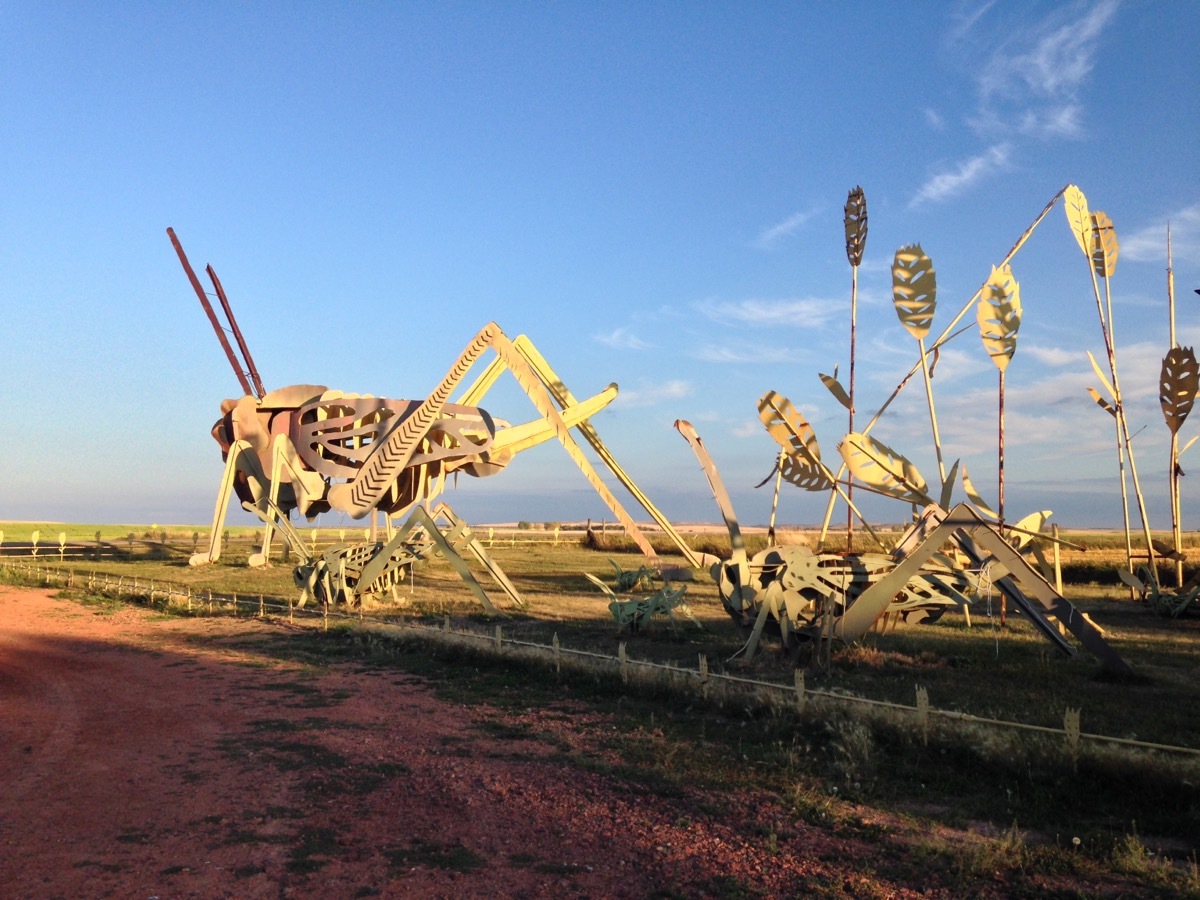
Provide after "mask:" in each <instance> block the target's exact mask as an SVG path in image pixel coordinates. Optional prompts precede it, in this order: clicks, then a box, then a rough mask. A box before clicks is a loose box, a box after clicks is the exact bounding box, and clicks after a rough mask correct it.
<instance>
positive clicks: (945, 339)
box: [817, 185, 1071, 547]
mask: <svg viewBox="0 0 1200 900" xmlns="http://www.w3.org/2000/svg"><path fill="white" fill-rule="evenodd" d="M1070 187H1071V185H1066V186H1064V187H1062V188H1061V189H1060V190H1059V191H1058V192H1057V193H1056V194H1055V195H1054V196H1053V197H1051V198H1050V200H1049V201H1048V202H1047V203H1046V205H1045V206H1044V207H1042V211H1041V212H1040V213H1038V214H1037V217H1036V218H1034V220H1033V221H1032V222H1031V223H1030V224H1029V227H1027V228H1026V229H1025V231H1024V232H1022V233H1021V236H1020V237H1018V238H1017V240H1016V242H1015V243H1014V244H1013V245H1012V247H1011V248H1009V251H1008V253H1006V254H1005V256H1004V259H1003V260H1001V261H1000V266H999V267H998V268H1003V267H1004V266H1007V265H1008V264H1009V263H1010V262H1012V259H1013V257H1015V256H1016V255H1017V253H1018V252H1019V251H1020V249H1021V248H1022V247H1024V246H1025V243H1026V242H1027V241H1028V240H1029V239H1030V237H1032V236H1033V233H1034V231H1036V230H1037V227H1038V226H1039V225H1040V224H1041V223H1042V220H1043V219H1045V218H1046V216H1047V215H1049V213H1050V210H1052V209H1053V208H1054V205H1055V204H1056V203H1058V201H1059V200H1060V199H1062V197H1063V195H1064V194H1065V193H1066V191H1067V190H1068V189H1069V188H1070ZM985 290H987V282H986V281H985V282H984V283H983V284H982V285H981V286H980V287H979V289H978V290H976V291H975V293H974V294H972V295H971V297H970V299H968V300H967V302H966V303H964V304H963V307H962V309H960V310H959V311H958V314H957V315H956V316H955V317H954V318H953V319H952V320H951V321H950V323H949V324H948V325H947V326H946V327H945V328H944V329H942V332H941V334H940V335H938V337H937V339H936V340H935V341H934V342H933V343H932V344H930V345H929V347H928V348H927V352H928V353H929V354H930V356H931V357H932V358H934V359H936V357H937V353H938V351H939V350H940V349H941V348H942V346H943V345H944V344H947V343H949V342H950V341H951V340H953V339H954V338H956V337H958V335H960V334H961V333H962V332H963V331H967V330H968V329H969V328H970V326H966V327H964V328H961V329H959V330H957V331H956V330H955V329H956V328H957V327H958V324H959V322H961V321H962V319H963V317H964V316H966V314H967V312H968V311H970V310H971V309H972V307H974V305H975V303H976V301H978V300H979V298H980V296H982V294H983V293H984V291H985ZM924 358H925V357H924V354H923V355H922V359H924ZM921 367H922V360H921V359H919V360H917V362H916V363H915V364H914V365H913V367H912V368H911V369H909V370H908V374H907V375H905V376H904V377H903V378H902V379H900V382H899V384H897V385H896V387H895V388H894V389H893V390H892V393H891V394H890V395H888V398H887V399H886V400H885V401H884V402H883V405H882V406H880V407H879V409H878V410H876V411H875V414H874V415H873V416H872V417H871V420H870V421H869V422H868V423H867V425H866V427H865V428H863V430H862V434H863V435H868V434H870V432H871V429H872V428H874V427H875V424H876V423H877V422H878V421H879V420H880V419H881V418H882V417H883V414H884V413H885V412H886V411H887V409H888V407H889V406H891V405H892V403H893V401H895V399H896V398H897V397H899V396H900V392H901V391H903V390H904V388H905V387H906V386H907V385H908V383H909V381H911V380H912V377H913V376H914V375H916V374H917V371H918V370H919V369H921ZM820 377H821V381H822V383H823V384H824V385H825V387H826V388H827V389H828V390H829V392H830V393H831V394H832V395H833V396H834V398H835V399H836V400H837V401H838V402H839V403H841V404H842V405H843V406H847V407H849V406H850V405H852V404H851V402H850V398H849V396H848V395H847V393H846V390H845V389H844V388H843V387H842V385H841V384H840V383H839V382H838V380H837V378H836V376H831V375H824V374H822V375H821V376H820ZM844 471H845V469H844V468H842V469H839V470H838V473H837V475H836V477H837V478H840V477H841V476H842V474H843V473H844ZM963 485H964V487H965V488H966V490H967V494H968V496H970V497H971V500H972V502H973V503H976V504H977V505H980V506H981V508H983V509H985V510H987V505H986V504H985V503H983V502H982V500H981V499H978V494H977V493H976V492H975V491H974V488H973V487H972V486H970V484H969V482H968V480H967V477H966V470H965V469H964V470H963ZM833 504H834V496H833V495H830V498H829V504H828V505H827V506H826V509H825V518H824V520H823V521H822V523H821V534H820V537H819V539H818V544H817V546H818V547H820V546H821V545H823V544H824V542H825V535H826V533H827V532H828V529H829V521H830V518H831V517H832V514H833Z"/></svg>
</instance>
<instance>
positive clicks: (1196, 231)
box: [1115, 203, 1200, 263]
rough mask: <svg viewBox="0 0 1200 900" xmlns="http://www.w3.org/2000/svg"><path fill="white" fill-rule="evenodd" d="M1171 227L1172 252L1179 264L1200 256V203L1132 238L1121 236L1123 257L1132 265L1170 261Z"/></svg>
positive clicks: (1143, 230) (1118, 227)
mask: <svg viewBox="0 0 1200 900" xmlns="http://www.w3.org/2000/svg"><path fill="white" fill-rule="evenodd" d="M1168 223H1170V226H1171V250H1172V255H1173V256H1174V258H1175V259H1176V260H1180V259H1187V258H1189V257H1196V256H1200V203H1193V204H1192V205H1191V206H1188V207H1185V208H1184V209H1181V210H1179V211H1178V212H1174V213H1171V214H1170V215H1169V216H1166V217H1164V219H1163V220H1162V221H1161V222H1157V223H1155V224H1154V225H1146V226H1144V227H1142V228H1139V229H1137V230H1136V231H1134V232H1133V233H1132V234H1127V235H1122V234H1121V223H1120V222H1117V223H1115V224H1116V227H1117V236H1118V238H1119V239H1120V247H1121V252H1120V257H1119V258H1124V259H1127V260H1130V261H1131V262H1162V263H1165V262H1166V260H1167V224H1168Z"/></svg>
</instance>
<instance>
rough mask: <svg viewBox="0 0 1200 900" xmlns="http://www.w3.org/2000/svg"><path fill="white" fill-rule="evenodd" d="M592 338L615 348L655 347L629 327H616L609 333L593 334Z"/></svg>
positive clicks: (640, 348)
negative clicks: (632, 331)
mask: <svg viewBox="0 0 1200 900" xmlns="http://www.w3.org/2000/svg"><path fill="white" fill-rule="evenodd" d="M592 339H593V340H595V341H596V343H598V344H603V345H604V346H605V347H611V348H612V349H613V350H648V349H649V348H651V347H653V346H654V345H653V344H648V343H646V341H643V340H642V339H641V338H640V337H638V336H637V335H636V334H633V333H631V332H630V331H629V329H628V328H624V327H621V328H614V329H613V330H612V331H610V332H609V333H608V334H596V335H592Z"/></svg>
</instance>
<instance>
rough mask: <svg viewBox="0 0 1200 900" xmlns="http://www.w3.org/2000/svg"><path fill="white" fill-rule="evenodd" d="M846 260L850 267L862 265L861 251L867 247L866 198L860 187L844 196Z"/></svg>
mask: <svg viewBox="0 0 1200 900" xmlns="http://www.w3.org/2000/svg"><path fill="white" fill-rule="evenodd" d="M844 224H845V226H846V259H848V260H850V265H852V266H857V265H861V264H862V256H863V250H865V249H866V247H867V196H866V194H864V193H863V189H862V187H856V188H854V189H853V190H852V191H850V193H849V194H848V195H847V196H846V209H845V220H844Z"/></svg>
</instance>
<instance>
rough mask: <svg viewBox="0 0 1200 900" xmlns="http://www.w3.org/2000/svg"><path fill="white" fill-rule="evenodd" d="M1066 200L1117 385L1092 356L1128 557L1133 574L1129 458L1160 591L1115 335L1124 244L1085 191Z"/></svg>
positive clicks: (1094, 394)
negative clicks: (1117, 275)
mask: <svg viewBox="0 0 1200 900" xmlns="http://www.w3.org/2000/svg"><path fill="white" fill-rule="evenodd" d="M1064 196H1065V199H1066V212H1067V222H1068V224H1069V225H1070V227H1071V232H1072V234H1074V235H1075V242H1076V243H1077V244H1079V249H1080V250H1082V251H1083V253H1084V256H1086V257H1087V259H1088V263H1089V266H1088V269H1089V272H1090V273H1091V277H1092V294H1093V296H1094V297H1095V299H1096V313H1097V315H1098V316H1099V319H1100V333H1101V335H1102V336H1103V338H1104V350H1105V353H1106V354H1107V356H1108V371H1109V374H1110V375H1111V381H1110V380H1109V379H1108V378H1106V377H1105V376H1104V373H1103V372H1102V371H1101V370H1100V366H1099V365H1097V363H1096V359H1095V357H1093V356H1092V355H1091V353H1090V352H1089V353H1088V358H1089V359H1090V360H1091V362H1092V368H1093V370H1095V372H1096V375H1097V376H1098V377H1099V378H1100V381H1101V382H1102V383H1103V385H1104V387H1105V388H1107V389H1108V392H1109V395H1110V396H1111V398H1112V401H1111V403H1110V402H1108V401H1106V400H1105V399H1104V398H1103V397H1101V396H1100V394H1099V393H1098V392H1097V391H1096V390H1095V389H1091V388H1089V390H1088V392H1089V393H1090V394H1091V395H1092V399H1093V400H1095V401H1096V402H1097V404H1099V405H1100V407H1101V408H1102V409H1104V410H1105V411H1106V412H1108V413H1109V414H1110V415H1111V416H1112V417H1113V418H1114V419H1115V420H1116V429H1117V466H1118V470H1119V473H1120V477H1121V506H1122V513H1123V516H1124V523H1125V556H1126V563H1127V564H1128V566H1129V568H1130V570H1132V569H1133V540H1132V531H1131V528H1130V523H1129V494H1128V489H1127V487H1126V482H1125V458H1126V456H1128V458H1129V474H1130V477H1131V478H1132V480H1133V493H1134V498H1135V500H1136V501H1137V505H1138V514H1139V516H1140V517H1141V520H1142V534H1143V537H1144V539H1145V542H1146V556H1147V562H1148V568H1149V571H1150V580H1151V581H1152V582H1153V584H1154V586H1155V588H1157V587H1158V566H1157V565H1156V564H1155V561H1154V545H1153V544H1152V543H1151V538H1150V520H1149V518H1148V517H1147V515H1146V503H1145V499H1144V497H1143V496H1142V488H1141V483H1140V481H1139V480H1138V474H1137V462H1136V459H1135V457H1134V453H1133V445H1132V443H1131V441H1130V436H1129V422H1128V419H1127V418H1126V415H1125V403H1124V400H1123V399H1122V396H1121V382H1120V379H1119V377H1118V375H1117V352H1116V336H1115V333H1114V324H1115V323H1114V321H1113V309H1112V285H1111V279H1112V275H1113V272H1114V271H1115V270H1116V267H1117V255H1118V252H1119V249H1120V245H1119V243H1118V241H1117V233H1116V229H1115V228H1113V224H1112V220H1111V219H1110V218H1109V217H1108V216H1107V215H1105V214H1104V213H1103V212H1099V211H1098V212H1095V213H1092V212H1090V211H1089V209H1088V202H1087V198H1086V197H1085V196H1084V195H1083V191H1081V190H1079V188H1077V187H1075V185H1069V186H1068V187H1067V188H1066V191H1065V192H1064ZM1101 278H1103V279H1104V294H1105V297H1104V299H1103V300H1102V299H1101V297H1100V279H1101Z"/></svg>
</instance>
